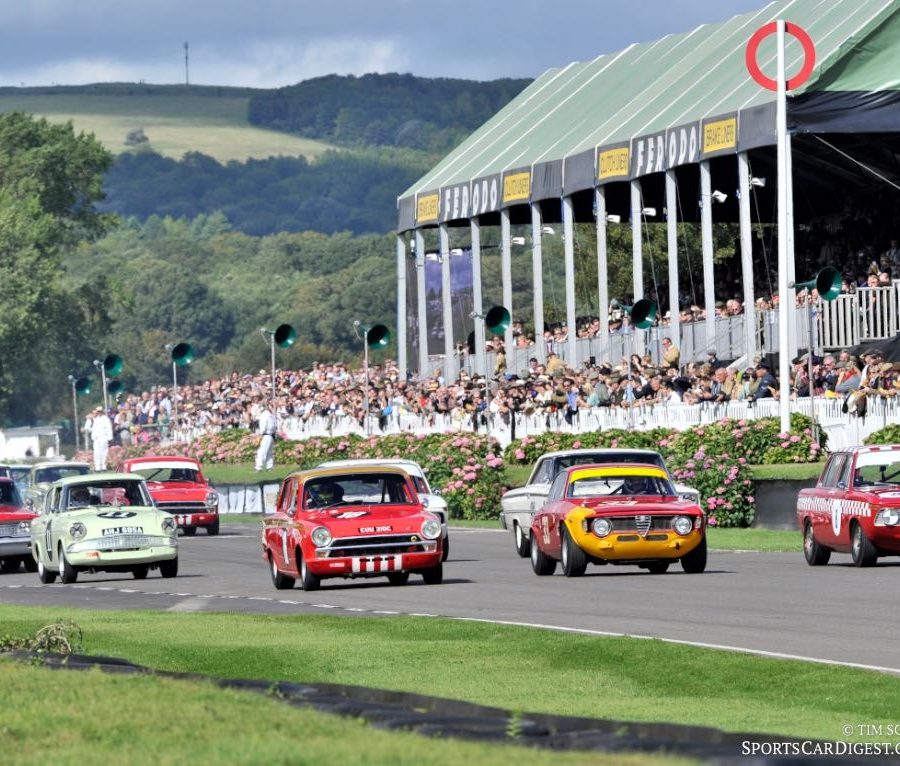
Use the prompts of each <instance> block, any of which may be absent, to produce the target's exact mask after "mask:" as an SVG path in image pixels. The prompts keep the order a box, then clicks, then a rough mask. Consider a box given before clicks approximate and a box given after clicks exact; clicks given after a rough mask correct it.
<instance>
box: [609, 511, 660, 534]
mask: <svg viewBox="0 0 900 766" xmlns="http://www.w3.org/2000/svg"><path fill="white" fill-rule="evenodd" d="M606 518H608V519H609V520H610V521H611V522H612V531H613V532H637V533H638V534H639V535H641V536H642V537H643V536H645V535H646V534H647V533H648V532H649V531H650V530H651V529H657V530H659V529H665V530H671V529H672V524H673V523H674V521H675V517H674V516H654V515H650V514H639V515H637V516H607V517H606Z"/></svg>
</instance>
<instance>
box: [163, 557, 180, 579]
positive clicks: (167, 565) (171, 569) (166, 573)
mask: <svg viewBox="0 0 900 766" xmlns="http://www.w3.org/2000/svg"><path fill="white" fill-rule="evenodd" d="M159 573H160V574H161V575H162V576H163V577H167V578H168V577H177V576H178V557H177V556H176V557H175V558H174V559H169V560H168V561H160V562H159Z"/></svg>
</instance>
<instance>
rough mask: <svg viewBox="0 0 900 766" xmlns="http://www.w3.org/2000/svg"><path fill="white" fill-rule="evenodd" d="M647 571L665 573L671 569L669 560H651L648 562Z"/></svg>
mask: <svg viewBox="0 0 900 766" xmlns="http://www.w3.org/2000/svg"><path fill="white" fill-rule="evenodd" d="M647 571H648V572H649V573H650V574H665V573H666V572H668V571H669V562H668V561H651V562H650V563H649V564H647Z"/></svg>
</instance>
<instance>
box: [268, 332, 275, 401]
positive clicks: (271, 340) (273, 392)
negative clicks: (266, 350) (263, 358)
mask: <svg viewBox="0 0 900 766" xmlns="http://www.w3.org/2000/svg"><path fill="white" fill-rule="evenodd" d="M269 342H270V345H271V349H272V414H273V415H274V414H275V412H274V410H275V333H274V332H273V333H272V334H271V336H269Z"/></svg>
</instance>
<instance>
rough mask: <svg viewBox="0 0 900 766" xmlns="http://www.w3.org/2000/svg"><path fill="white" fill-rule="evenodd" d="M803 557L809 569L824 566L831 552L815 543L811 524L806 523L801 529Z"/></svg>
mask: <svg viewBox="0 0 900 766" xmlns="http://www.w3.org/2000/svg"><path fill="white" fill-rule="evenodd" d="M803 556H804V557H805V558H806V563H807V564H809V565H810V566H811V567H821V566H825V564H827V563H828V559H830V558H831V551H830V550H828V548H825V547H823V546H821V545H819V543H817V542H816V538H815V536H814V535H813V528H812V524H810V523H809V522H808V521H807V522H806V525H805V526H804V527H803Z"/></svg>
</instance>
